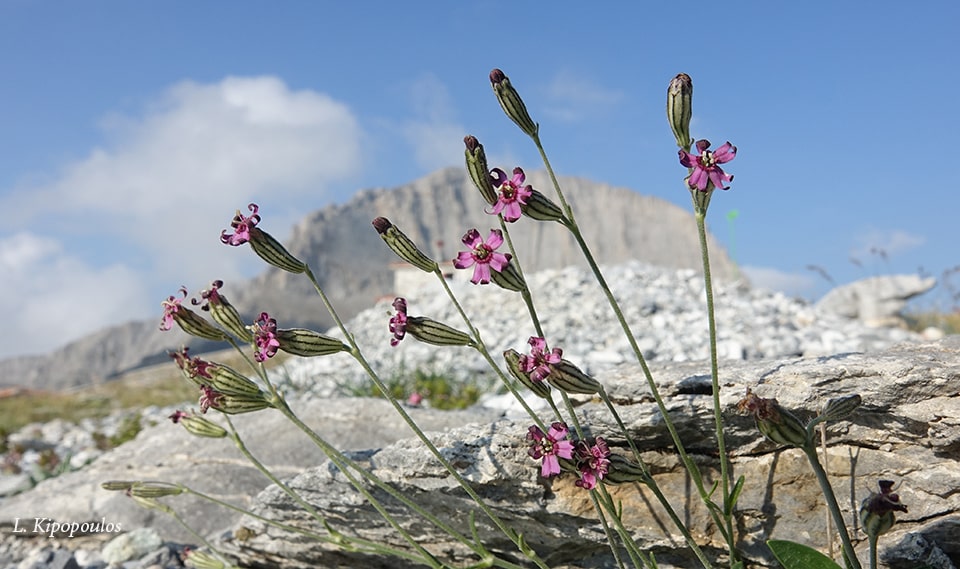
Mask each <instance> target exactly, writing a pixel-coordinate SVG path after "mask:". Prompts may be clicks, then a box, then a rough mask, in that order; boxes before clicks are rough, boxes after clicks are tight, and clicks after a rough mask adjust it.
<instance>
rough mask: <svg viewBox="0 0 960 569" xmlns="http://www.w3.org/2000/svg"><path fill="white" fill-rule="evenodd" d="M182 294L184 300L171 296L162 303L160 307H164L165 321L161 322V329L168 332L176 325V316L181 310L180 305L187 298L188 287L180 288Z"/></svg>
mask: <svg viewBox="0 0 960 569" xmlns="http://www.w3.org/2000/svg"><path fill="white" fill-rule="evenodd" d="M180 294H181V295H183V298H177V297H175V296H173V295H170V297H169V298H167V299H166V300H164V301H163V302H161V303H160V306H162V307H163V319H161V320H160V329H161V330H163V331H164V332H166V331H167V330H169V329H170V328H173V323H174V320H175V319H174V316H173V315H174V314H176V313H177V311H178V310H180V308H181V307H180V303H181V302H183V301H184V299H186V298H187V287H184V286H182V287H180Z"/></svg>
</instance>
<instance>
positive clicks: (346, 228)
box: [0, 168, 736, 389]
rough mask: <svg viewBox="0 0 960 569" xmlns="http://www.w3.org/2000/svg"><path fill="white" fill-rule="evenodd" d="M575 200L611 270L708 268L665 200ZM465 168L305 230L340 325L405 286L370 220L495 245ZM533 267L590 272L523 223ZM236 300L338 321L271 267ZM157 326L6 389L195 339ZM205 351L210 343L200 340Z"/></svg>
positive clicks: (121, 363) (728, 273) (66, 351)
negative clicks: (471, 234) (476, 237)
mask: <svg viewBox="0 0 960 569" xmlns="http://www.w3.org/2000/svg"><path fill="white" fill-rule="evenodd" d="M528 182H529V183H531V184H533V186H534V187H535V188H540V189H542V191H543V192H544V194H546V195H548V196H552V195H553V191H552V190H551V189H550V185H549V182H548V178H547V176H546V174H545V173H543V172H532V173H530V175H529V176H528ZM561 183H562V184H563V188H564V194H565V196H566V197H567V198H568V200H569V201H570V203H571V205H572V206H573V208H574V211H575V214H576V216H577V222H578V224H579V225H580V228H581V230H582V231H583V233H584V238H585V240H586V242H587V243H588V244H589V245H590V247H591V249H592V250H593V252H594V256H595V257H596V258H597V260H598V262H600V263H619V262H623V261H627V260H630V259H637V260H641V261H646V262H648V263H650V264H654V265H661V266H665V267H672V268H693V269H698V268H699V267H700V253H699V246H698V244H697V232H696V225H695V222H694V219H693V216H692V214H691V213H689V211H688V210H685V209H683V208H680V207H678V206H676V205H673V204H671V203H668V202H666V201H664V200H661V199H658V198H654V197H650V196H643V195H640V194H638V193H636V192H634V191H631V190H629V189H625V188H615V187H612V186H609V185H605V184H598V183H595V182H590V181H587V180H583V179H576V178H562V179H561ZM488 209H489V206H488V205H487V204H486V202H485V201H483V198H482V197H481V196H480V194H479V192H478V191H477V190H476V188H474V187H473V185H472V183H471V182H470V180H469V178H468V177H467V174H466V172H465V171H464V170H463V169H462V168H448V169H444V170H440V171H438V172H435V173H433V174H430V175H428V176H426V177H424V178H421V179H420V180H417V181H415V182H412V183H410V184H407V185H404V186H400V187H398V188H393V189H387V188H377V189H368V190H362V191H360V192H358V193H357V194H356V195H354V197H353V198H352V199H350V200H349V201H348V202H346V203H344V204H335V205H330V206H327V207H325V208H323V209H320V210H318V211H315V212H313V213H311V214H309V215H307V217H306V218H304V220H303V221H301V222H300V223H299V224H298V225H297V226H296V227H295V228H294V232H293V237H292V238H291V240H290V241H289V242H288V243H286V245H287V247H288V248H289V250H290V251H291V252H292V253H293V254H294V255H296V256H297V257H299V258H300V259H301V260H303V261H305V262H307V263H309V264H310V266H311V269H312V270H313V272H314V274H315V275H316V276H317V279H318V280H319V282H320V284H321V286H322V287H323V288H324V291H325V292H326V294H327V295H328V296H329V297H330V299H331V301H332V302H333V303H334V305H335V306H336V307H337V310H338V311H339V312H340V314H341V316H342V317H344V318H350V317H352V316H354V315H355V314H357V313H358V312H359V311H360V310H362V309H364V308H367V307H369V306H372V305H373V303H374V301H375V300H376V299H377V298H379V297H382V296H384V295H389V294H391V293H392V292H393V288H394V274H393V272H394V268H395V267H396V265H397V260H398V259H397V258H396V256H395V255H394V254H393V253H392V252H391V251H390V250H389V249H388V248H387V247H386V246H385V245H384V244H383V243H382V242H381V240H380V238H379V236H378V235H377V233H376V231H375V230H374V229H373V227H372V226H371V223H370V222H371V221H372V220H373V219H374V218H375V217H378V216H384V217H387V218H389V219H390V220H391V221H392V222H393V223H394V225H397V226H398V227H400V228H401V229H402V230H403V231H404V232H405V233H406V234H407V235H408V236H409V237H411V238H412V239H413V240H414V241H416V242H417V243H419V244H420V245H421V247H422V248H423V249H424V250H426V251H427V252H429V253H432V254H434V255H436V257H437V258H438V259H452V258H454V257H455V256H456V253H457V251H458V250H460V249H461V245H460V238H461V236H462V235H463V233H464V232H465V231H466V230H467V229H470V228H471V227H476V228H478V229H479V230H480V232H481V233H482V234H483V235H484V236H486V233H487V231H488V230H489V229H490V228H491V227H496V226H497V225H496V222H495V219H494V218H493V217H491V216H489V215H487V214H486V213H485V210H488ZM511 235H512V236H513V240H514V244H515V246H516V248H517V254H518V255H519V256H520V259H521V262H522V263H523V267H524V270H527V271H536V270H541V269H546V268H557V267H564V266H568V265H584V264H585V262H584V261H583V257H582V255H581V254H580V251H579V250H578V248H577V246H576V242H575V241H574V239H573V238H572V236H570V235H569V233H568V232H567V231H566V230H565V229H564V228H563V227H561V226H560V225H559V224H557V223H544V222H535V221H533V220H530V219H527V218H524V219H521V220H520V221H519V222H517V223H516V224H514V225H513V226H512V227H511ZM711 263H712V269H713V272H714V275H715V278H718V279H724V278H732V277H733V276H735V275H736V267H735V266H734V264H733V262H732V261H731V260H730V258H729V257H728V256H727V254H726V253H725V251H724V250H723V249H722V248H720V247H719V246H718V245H717V244H716V243H715V242H714V243H712V244H711ZM225 292H226V294H227V296H228V297H229V298H230V299H231V301H232V302H233V303H234V304H236V305H237V306H238V307H239V308H240V309H241V311H243V312H244V313H245V314H247V315H248V316H249V315H253V314H257V313H259V312H260V311H262V310H266V311H268V312H270V314H271V315H272V316H274V317H276V318H277V321H278V323H279V325H280V327H294V326H300V327H310V328H314V329H318V330H325V329H327V328H329V327H330V326H331V325H332V320H331V318H330V316H329V315H328V314H327V313H326V310H325V309H324V307H323V304H322V303H321V302H320V301H319V299H318V298H317V296H316V293H315V292H314V291H313V289H312V288H311V285H310V283H309V282H308V281H307V279H305V278H303V277H302V276H301V275H292V274H290V273H286V272H283V271H280V270H277V269H273V268H269V269H267V270H265V271H264V272H263V273H262V274H261V275H259V276H258V277H256V278H254V279H252V280H251V281H249V282H246V283H236V282H233V283H228V287H227V289H226V290H225ZM157 322H158V321H157V320H156V319H152V320H148V321H141V322H131V323H127V324H124V325H121V326H116V327H112V328H109V329H105V330H102V331H100V332H97V333H95V334H92V335H90V336H88V337H86V338H84V339H82V340H79V341H77V342H73V343H71V344H69V345H67V346H65V347H63V348H61V349H59V350H57V351H55V352H53V353H51V354H50V355H48V356H44V357H35V356H31V357H23V358H11V359H7V360H5V361H3V362H0V363H2V366H0V369H3V370H4V373H3V376H2V377H0V386H2V385H23V386H28V387H31V388H43V389H62V388H67V387H72V386H78V385H84V384H90V383H98V382H102V381H107V380H109V379H111V378H112V377H114V376H116V375H117V374H119V373H122V372H124V371H129V370H131V369H135V368H137V367H141V366H143V365H148V364H151V363H156V362H159V361H163V360H164V359H165V358H166V355H165V354H166V352H167V351H168V350H172V349H176V348H177V347H178V346H180V345H181V344H183V343H185V342H186V340H187V339H186V337H185V336H183V335H181V334H180V333H179V332H178V333H177V334H171V333H164V334H161V333H160V332H159V331H158V330H157ZM189 345H190V346H191V348H192V350H193V352H194V353H201V352H202V351H203V349H204V348H208V349H209V348H210V347H212V346H211V345H209V344H207V345H203V343H202V342H199V341H196V339H190V340H189Z"/></svg>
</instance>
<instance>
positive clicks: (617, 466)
mask: <svg viewBox="0 0 960 569" xmlns="http://www.w3.org/2000/svg"><path fill="white" fill-rule="evenodd" d="M608 458H609V459H610V465H609V468H608V470H607V475H606V476H605V477H604V478H603V479H604V481H606V482H610V483H612V484H625V483H628V482H643V483H647V482H649V481H650V475H649V474H648V473H647V472H646V470H645V469H644V467H643V466H641V465H639V464H637V463H635V462H633V461H632V460H630V459H628V458H627V457H625V456H621V455H619V454H613V453H611V454H610V456H609V457H608Z"/></svg>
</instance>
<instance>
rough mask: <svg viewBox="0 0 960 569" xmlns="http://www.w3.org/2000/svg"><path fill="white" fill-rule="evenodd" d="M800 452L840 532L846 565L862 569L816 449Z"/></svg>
mask: <svg viewBox="0 0 960 569" xmlns="http://www.w3.org/2000/svg"><path fill="white" fill-rule="evenodd" d="M802 450H803V453H804V454H805V455H807V460H809V461H810V467H811V468H813V473H814V474H815V475H816V476H817V482H818V483H819V484H820V490H821V491H822V492H823V497H824V498H825V499H826V501H827V509H829V510H830V513H831V514H833V523H834V524H836V526H837V531H838V532H840V542H841V543H842V544H843V556H844V557H845V558H846V560H847V564H848V565H849V566H850V567H851V568H852V569H862V567H861V565H860V560H859V559H857V552H856V550H854V549H853V543H851V542H850V533H849V532H848V531H847V524H846V522H845V521H844V519H843V513H841V512H840V504H839V503H837V496H836V495H835V494H834V493H833V487H832V486H831V485H830V479H829V478H828V477H827V472H826V471H825V470H824V469H823V466H822V465H821V464H820V460H819V459H818V458H817V449H816V447H815V446H814V445H812V444H809V445H806V446H804V447H802Z"/></svg>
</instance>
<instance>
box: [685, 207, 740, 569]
mask: <svg viewBox="0 0 960 569" xmlns="http://www.w3.org/2000/svg"><path fill="white" fill-rule="evenodd" d="M706 213H707V210H706V208H704V209H700V208H696V212H695V217H696V220H697V234H698V235H699V237H700V254H701V259H702V261H703V284H704V288H705V289H706V294H707V323H708V327H709V329H710V378H711V381H712V382H713V418H714V427H715V429H716V434H717V453H718V454H719V458H720V480H721V487H722V489H723V512H724V513H723V518H724V522H725V523H726V533H727V536H728V538H727V546H728V548H729V551H730V560H731V562H735V561H737V560H739V558H740V556H739V554H738V553H737V549H736V543H735V538H734V533H733V506H734V504H731V503H730V459H729V457H728V456H727V446H726V442H725V440H724V436H723V408H722V407H721V404H720V372H719V365H718V363H717V320H716V316H715V314H716V312H715V310H714V306H713V279H712V278H711V276H710V252H709V248H708V245H707V228H706V221H705V219H706Z"/></svg>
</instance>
